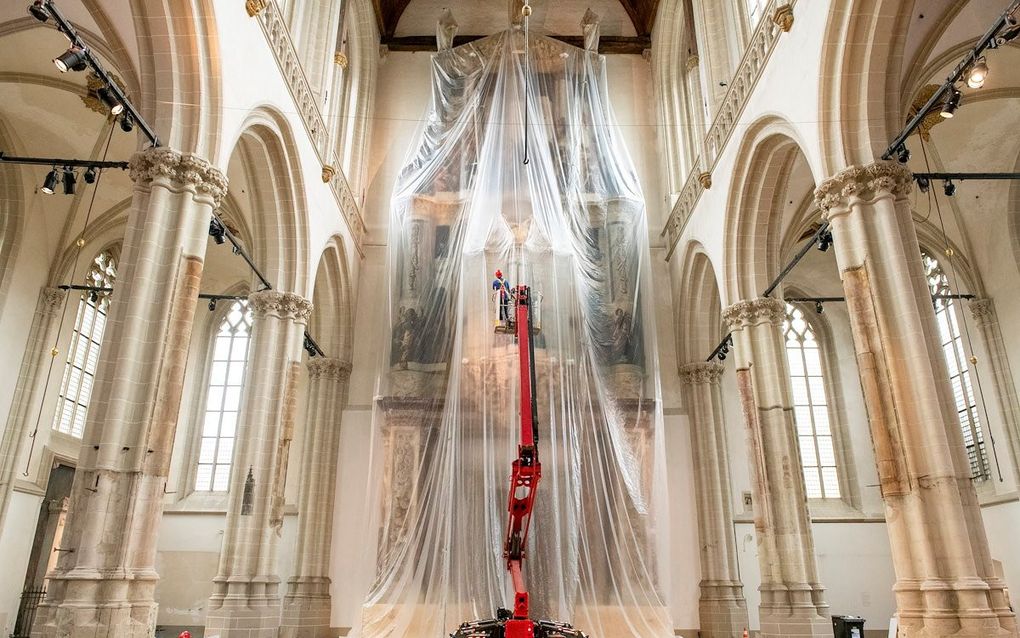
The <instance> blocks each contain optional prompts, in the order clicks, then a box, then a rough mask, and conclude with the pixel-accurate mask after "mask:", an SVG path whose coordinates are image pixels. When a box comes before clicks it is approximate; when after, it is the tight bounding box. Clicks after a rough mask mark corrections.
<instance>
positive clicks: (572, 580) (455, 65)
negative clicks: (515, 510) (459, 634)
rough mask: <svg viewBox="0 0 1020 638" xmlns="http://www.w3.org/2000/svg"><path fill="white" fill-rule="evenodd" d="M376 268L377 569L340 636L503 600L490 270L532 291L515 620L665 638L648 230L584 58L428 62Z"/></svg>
mask: <svg viewBox="0 0 1020 638" xmlns="http://www.w3.org/2000/svg"><path fill="white" fill-rule="evenodd" d="M525 105H527V109H526V110H525ZM525 132H527V135H525ZM525 137H527V140H525ZM525 160H527V161H526V162H525ZM389 254H390V262H389V268H390V271H389V272H390V282H391V283H390V286H391V287H390V304H391V307H390V313H389V314H390V334H391V339H389V349H388V350H389V351H388V352H387V353H386V354H385V355H384V356H385V361H384V362H383V364H382V365H381V370H382V373H381V376H380V379H379V392H378V394H379V398H378V399H377V402H376V408H375V414H374V422H373V437H374V444H373V450H374V452H373V454H374V461H373V464H374V465H375V467H376V473H375V480H373V481H372V486H371V487H370V489H371V490H372V498H373V499H375V503H376V504H377V505H376V507H377V508H378V509H377V510H376V511H378V512H379V515H380V517H381V518H380V521H379V525H378V529H379V538H378V563H377V568H378V574H377V579H376V582H375V583H374V585H373V586H372V588H371V591H370V593H369V595H368V597H367V599H366V600H365V603H364V607H363V612H362V626H361V628H360V632H359V633H360V635H361V636H363V637H365V638H383V637H387V638H390V637H392V638H412V637H419V636H420V637H428V638H438V637H440V636H447V635H448V634H450V633H451V632H452V631H454V630H455V629H456V628H457V627H458V625H460V624H461V623H462V622H465V621H470V620H475V619H479V618H492V617H494V616H495V613H496V609H497V608H499V607H506V608H512V600H513V599H512V596H513V589H512V586H511V583H510V579H509V577H508V574H507V571H506V561H505V559H504V557H503V540H504V535H505V532H506V524H507V518H508V514H507V511H506V506H507V494H508V489H509V476H510V470H511V461H512V460H513V459H514V458H516V456H517V443H518V436H519V429H520V426H519V405H518V401H519V394H518V393H519V383H520V375H519V370H518V359H517V350H516V344H515V341H514V337H513V336H512V335H509V334H501V333H499V332H498V331H497V330H496V328H497V326H499V324H500V318H499V293H498V290H497V289H498V288H499V286H500V285H501V284H499V283H498V282H496V281H495V276H494V275H495V271H496V270H497V269H498V270H501V271H502V274H503V277H504V279H505V280H506V281H507V283H508V284H509V285H510V286H511V287H512V286H516V285H517V284H524V285H528V286H530V287H531V290H532V295H533V297H537V299H538V306H537V309H536V310H537V312H536V315H537V316H536V317H535V324H536V328H537V334H536V335H535V337H534V339H535V346H536V350H535V365H536V372H537V401H538V424H539V426H538V432H539V454H540V460H541V462H542V465H543V478H542V481H541V483H540V485H539V487H538V490H537V502H536V506H535V513H534V516H533V521H532V525H531V533H530V537H529V541H528V545H529V547H528V550H527V558H526V560H525V562H524V575H525V580H526V582H527V584H528V588H529V591H530V593H531V612H532V613H531V616H532V618H533V619H536V620H537V619H542V620H552V621H559V622H570V623H573V624H574V625H575V626H576V627H578V628H579V629H581V630H583V631H584V632H586V633H587V634H588V635H590V636H600V637H623V636H628V637H630V636H633V637H639V638H652V637H656V638H659V637H662V638H664V637H666V636H671V635H672V633H673V632H672V627H671V622H670V620H669V614H668V611H667V609H666V607H665V605H664V603H663V602H662V600H663V598H662V585H663V584H662V583H661V582H660V579H659V575H660V572H661V571H662V570H660V569H659V565H660V562H661V560H662V551H663V549H664V548H665V547H666V546H667V543H666V539H665V538H664V537H663V530H664V528H663V527H658V526H657V525H656V512H657V510H658V509H661V508H660V507H659V504H660V503H663V501H664V497H665V495H664V493H663V490H664V489H665V488H664V485H665V474H664V467H663V462H662V461H663V455H662V417H661V409H660V401H659V384H658V370H657V359H656V354H655V353H656V349H655V344H654V331H653V329H652V326H651V324H650V323H647V322H650V321H652V316H651V306H650V301H651V295H652V294H654V293H653V291H652V290H651V288H650V286H649V265H648V261H649V256H648V230H647V222H646V217H645V211H644V201H643V197H642V194H641V191H640V187H639V185H638V180H637V176H636V174H635V171H634V168H633V165H632V163H631V161H630V158H629V156H628V154H627V151H626V149H625V148H624V146H623V144H622V142H621V140H620V136H619V133H618V130H617V128H616V126H615V122H614V118H613V114H612V112H611V109H610V106H609V99H608V94H607V86H606V70H605V59H604V58H603V57H602V56H600V55H598V54H597V53H594V52H591V51H587V50H583V49H578V48H575V47H571V46H569V45H566V44H564V43H562V42H559V41H557V40H553V39H550V38H546V37H541V36H535V35H531V36H530V37H528V38H527V41H526V37H525V34H524V31H523V30H522V29H520V28H511V29H509V30H507V31H504V32H502V33H498V34H496V35H493V36H490V37H487V38H485V39H482V40H478V41H476V42H473V43H470V44H467V45H463V46H460V47H456V48H452V49H450V48H447V49H445V50H440V52H439V53H437V54H436V55H435V56H434V58H433V63H432V99H431V104H430V106H429V107H428V111H427V113H426V115H425V120H424V123H423V125H422V127H421V130H420V137H419V141H418V143H417V144H416V145H415V146H414V147H413V148H412V151H411V153H410V155H409V158H408V160H407V163H406V165H405V168H404V170H403V171H402V173H401V174H400V176H399V178H398V180H397V183H396V186H395V190H394V195H393V200H392V214H391V219H390V236H389Z"/></svg>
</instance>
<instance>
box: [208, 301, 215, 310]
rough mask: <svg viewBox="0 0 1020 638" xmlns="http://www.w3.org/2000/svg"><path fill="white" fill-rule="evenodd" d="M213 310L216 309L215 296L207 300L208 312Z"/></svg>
mask: <svg viewBox="0 0 1020 638" xmlns="http://www.w3.org/2000/svg"><path fill="white" fill-rule="evenodd" d="M214 310H216V299H215V298H213V299H210V300H209V312H213V311H214Z"/></svg>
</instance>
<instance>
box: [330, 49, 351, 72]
mask: <svg viewBox="0 0 1020 638" xmlns="http://www.w3.org/2000/svg"><path fill="white" fill-rule="evenodd" d="M350 63H351V61H350V60H349V59H348V58H347V54H346V53H344V52H343V51H337V52H336V53H334V54H333V64H335V65H337V66H338V67H340V68H341V69H346V68H347V67H348V66H349V65H350Z"/></svg>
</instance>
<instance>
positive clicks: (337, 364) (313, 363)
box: [306, 357, 351, 381]
mask: <svg viewBox="0 0 1020 638" xmlns="http://www.w3.org/2000/svg"><path fill="white" fill-rule="evenodd" d="M306 366H307V367H308V378H310V379H331V380H334V381H347V379H349V378H350V376H351V362H350V361H344V360H343V359H333V358H329V357H314V358H312V359H309V360H308V363H307V364H306Z"/></svg>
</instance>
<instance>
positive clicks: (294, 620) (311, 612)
mask: <svg viewBox="0 0 1020 638" xmlns="http://www.w3.org/2000/svg"><path fill="white" fill-rule="evenodd" d="M329 583H330V580H329V578H302V579H297V578H294V579H291V580H290V581H289V582H288V583H287V584H288V591H287V595H286V596H285V597H284V598H283V615H282V618H281V621H280V638H332V634H331V633H330V630H329V615H330V609H331V607H332V600H331V599H330V597H329Z"/></svg>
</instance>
